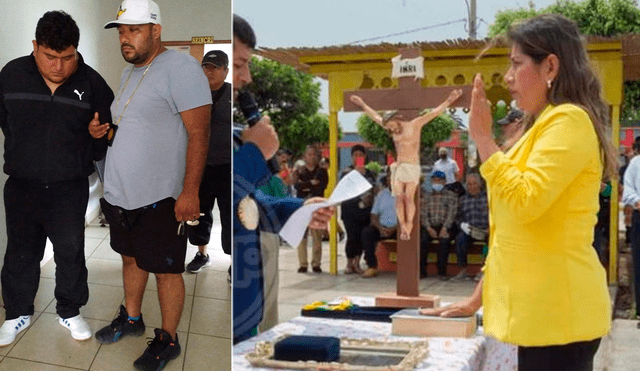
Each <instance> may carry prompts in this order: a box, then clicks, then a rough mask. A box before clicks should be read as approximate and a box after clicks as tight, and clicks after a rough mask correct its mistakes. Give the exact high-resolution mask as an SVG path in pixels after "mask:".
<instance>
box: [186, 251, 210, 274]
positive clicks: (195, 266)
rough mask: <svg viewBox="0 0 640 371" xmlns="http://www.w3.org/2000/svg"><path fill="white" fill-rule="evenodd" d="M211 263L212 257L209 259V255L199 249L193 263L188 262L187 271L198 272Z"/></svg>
mask: <svg viewBox="0 0 640 371" xmlns="http://www.w3.org/2000/svg"><path fill="white" fill-rule="evenodd" d="M210 265H211V259H209V255H204V254H203V253H201V252H200V251H198V252H197V253H196V256H195V257H194V258H193V260H192V261H191V263H189V264H187V271H188V272H189V273H198V272H200V271H201V270H202V268H204V267H208V266H210Z"/></svg>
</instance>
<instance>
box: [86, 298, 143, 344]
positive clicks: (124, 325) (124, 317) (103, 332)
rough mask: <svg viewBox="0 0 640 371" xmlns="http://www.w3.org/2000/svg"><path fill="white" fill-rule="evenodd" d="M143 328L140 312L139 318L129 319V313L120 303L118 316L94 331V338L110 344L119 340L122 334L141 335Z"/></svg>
mask: <svg viewBox="0 0 640 371" xmlns="http://www.w3.org/2000/svg"><path fill="white" fill-rule="evenodd" d="M144 329H145V326H144V321H143V320H142V314H141V315H140V319H139V320H137V321H130V320H129V314H127V310H126V309H125V307H124V305H120V314H118V317H116V318H115V319H114V320H113V321H111V324H110V325H109V326H105V327H103V328H101V329H100V330H98V332H96V340H98V341H99V342H100V343H102V344H111V343H115V342H116V341H118V340H120V338H122V337H123V336H127V335H133V336H141V335H142V334H144Z"/></svg>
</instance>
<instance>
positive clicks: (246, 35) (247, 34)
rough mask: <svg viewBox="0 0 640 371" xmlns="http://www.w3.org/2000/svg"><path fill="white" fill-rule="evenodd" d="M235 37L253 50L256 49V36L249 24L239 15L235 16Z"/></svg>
mask: <svg viewBox="0 0 640 371" xmlns="http://www.w3.org/2000/svg"><path fill="white" fill-rule="evenodd" d="M233 36H234V37H237V38H238V40H240V41H241V42H242V43H243V44H245V45H247V46H248V47H249V48H251V49H255V47H256V34H255V32H253V28H251V25H250V24H249V22H247V21H245V20H244V18H242V17H240V16H239V15H237V14H234V15H233Z"/></svg>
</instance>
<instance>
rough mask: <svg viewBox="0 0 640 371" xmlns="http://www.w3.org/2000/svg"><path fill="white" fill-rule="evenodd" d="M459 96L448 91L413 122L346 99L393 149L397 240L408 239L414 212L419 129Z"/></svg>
mask: <svg viewBox="0 0 640 371" xmlns="http://www.w3.org/2000/svg"><path fill="white" fill-rule="evenodd" d="M460 96H462V89H456V90H453V91H451V93H450V94H449V96H448V97H447V99H446V100H445V101H444V102H442V103H441V104H440V105H439V106H438V107H436V108H434V109H433V110H431V111H429V112H428V113H426V114H424V115H422V116H418V117H416V118H414V119H413V120H403V119H402V116H400V115H395V112H394V111H391V112H390V113H387V114H385V115H384V117H383V116H380V114H379V113H378V112H376V111H375V110H374V109H372V108H371V107H369V106H368V105H367V104H366V103H365V102H364V101H363V100H362V98H360V97H359V96H357V95H352V96H351V97H349V99H350V100H351V102H352V103H353V104H355V105H357V106H358V107H360V108H362V110H363V111H364V113H365V114H366V115H367V116H369V118H371V119H372V120H373V121H374V122H375V123H376V124H378V125H380V126H382V128H384V129H385V130H386V131H387V132H388V133H389V135H391V138H392V139H393V144H394V147H395V149H396V159H397V161H396V162H395V163H393V164H392V165H391V179H390V182H389V184H391V190H392V192H393V195H394V196H396V214H397V215H398V224H399V225H400V239H401V240H405V241H406V240H409V239H410V238H411V230H412V229H413V217H414V215H415V212H416V205H415V194H416V190H417V189H418V185H419V183H420V134H421V132H422V127H423V126H424V125H426V124H428V123H429V122H431V120H433V119H434V118H436V117H438V116H440V114H442V113H443V112H444V110H445V109H447V108H448V107H449V106H450V105H451V104H453V102H455V101H456V100H457V99H458V98H460Z"/></svg>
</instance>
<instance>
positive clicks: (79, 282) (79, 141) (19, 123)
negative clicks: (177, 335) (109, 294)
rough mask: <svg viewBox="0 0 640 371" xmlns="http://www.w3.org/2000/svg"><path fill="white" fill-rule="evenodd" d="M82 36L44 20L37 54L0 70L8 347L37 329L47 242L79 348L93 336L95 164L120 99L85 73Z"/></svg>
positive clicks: (4, 333) (63, 22) (65, 20)
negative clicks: (89, 236)
mask: <svg viewBox="0 0 640 371" xmlns="http://www.w3.org/2000/svg"><path fill="white" fill-rule="evenodd" d="M79 38H80V31H79V30H78V26H77V25H76V23H75V21H74V20H73V19H72V18H71V17H70V16H69V15H68V14H66V13H64V12H61V11H52V12H47V13H45V14H44V16H43V17H42V18H41V19H40V20H39V21H38V25H37V27H36V39H35V40H34V41H33V53H32V54H31V55H29V56H26V57H22V58H18V59H15V60H13V61H11V62H9V63H7V65H6V66H5V67H4V68H3V69H2V71H0V127H1V128H2V131H3V133H4V136H5V144H4V145H5V152H4V159H5V164H4V172H5V173H6V174H7V175H9V179H8V180H7V183H6V184H5V188H4V202H5V209H6V218H7V219H6V220H7V238H8V241H7V251H6V254H5V258H4V266H3V268H2V298H3V300H4V307H5V310H6V315H5V319H6V320H5V322H4V324H3V325H2V327H0V346H5V345H9V344H11V343H12V342H13V341H14V340H15V337H16V335H17V334H18V333H19V332H20V331H22V330H24V329H25V328H27V327H28V326H29V325H30V323H31V316H32V315H33V312H34V306H33V302H34V299H35V296H36V292H37V290H38V282H39V279H40V260H41V259H42V257H43V254H44V249H45V243H46V240H47V237H48V238H49V239H50V240H51V242H52V243H53V251H54V259H55V261H56V288H55V297H56V300H57V305H56V311H57V313H58V315H59V317H60V319H59V322H60V325H62V326H63V327H65V328H67V329H69V330H70V331H71V336H72V337H73V338H74V339H76V340H86V339H89V338H90V337H91V330H90V329H89V325H88V324H87V322H86V321H85V320H84V319H83V318H82V316H81V315H80V311H79V309H80V307H82V306H83V305H85V304H86V303H87V300H88V298H89V289H88V286H87V268H86V265H85V257H84V215H85V211H86V209H87V202H88V198H89V184H88V179H87V178H88V176H89V175H90V174H91V173H92V172H93V171H94V166H93V161H94V160H99V159H101V158H103V157H104V156H105V153H106V150H107V140H106V138H105V139H95V138H98V137H99V136H100V133H101V132H103V131H104V130H106V128H107V127H108V122H111V113H110V110H109V106H110V105H111V102H112V101H113V92H112V91H111V89H110V88H109V86H108V85H107V83H106V82H105V81H104V79H103V78H102V77H101V76H100V75H99V74H98V73H97V72H96V71H95V70H93V69H92V68H91V67H89V66H87V65H86V64H84V61H83V59H82V56H80V54H79V53H78V51H77V47H78V41H79Z"/></svg>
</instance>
